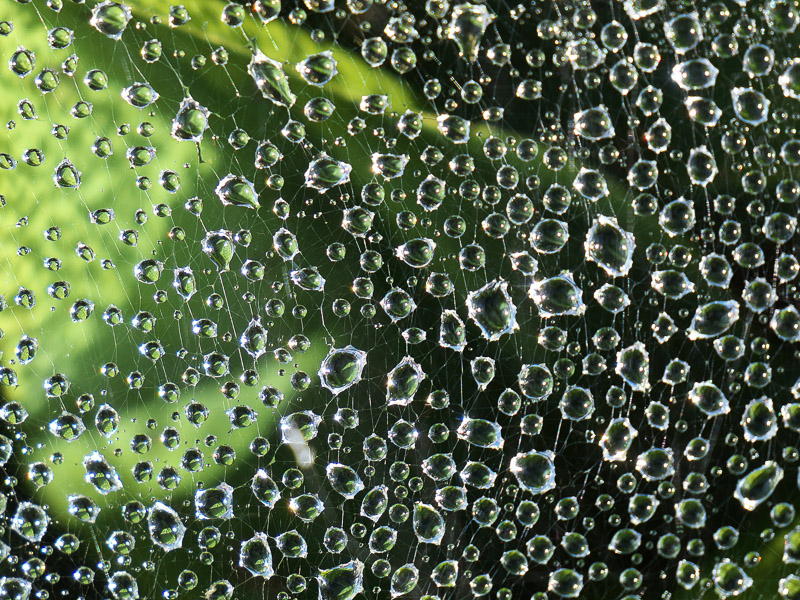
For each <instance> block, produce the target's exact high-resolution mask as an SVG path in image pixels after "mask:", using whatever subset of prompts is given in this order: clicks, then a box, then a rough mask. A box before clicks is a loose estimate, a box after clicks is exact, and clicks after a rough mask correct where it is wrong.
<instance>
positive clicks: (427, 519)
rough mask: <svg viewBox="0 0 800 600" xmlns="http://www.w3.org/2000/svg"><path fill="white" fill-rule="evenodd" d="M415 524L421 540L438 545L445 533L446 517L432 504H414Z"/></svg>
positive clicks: (415, 530)
mask: <svg viewBox="0 0 800 600" xmlns="http://www.w3.org/2000/svg"><path fill="white" fill-rule="evenodd" d="M413 525H414V533H415V534H416V536H417V539H418V540H419V541H420V542H424V543H427V544H437V545H438V544H439V543H441V541H442V538H443V537H444V533H445V522H444V518H442V515H441V514H440V513H439V511H438V510H436V509H435V508H434V507H433V506H431V505H430V504H423V503H422V502H417V503H416V504H414V514H413Z"/></svg>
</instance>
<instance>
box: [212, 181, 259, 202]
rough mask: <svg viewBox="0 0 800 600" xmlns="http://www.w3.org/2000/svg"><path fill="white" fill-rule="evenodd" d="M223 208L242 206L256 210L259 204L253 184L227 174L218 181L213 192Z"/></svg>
mask: <svg viewBox="0 0 800 600" xmlns="http://www.w3.org/2000/svg"><path fill="white" fill-rule="evenodd" d="M214 193H216V194H217V198H219V201H220V202H222V204H223V206H242V207H244V208H254V209H258V208H259V207H260V206H261V204H260V203H259V201H258V194H257V193H256V188H255V187H254V186H253V184H252V183H251V182H250V181H248V180H247V179H246V178H244V177H242V176H241V175H234V174H233V173H229V174H228V175H226V176H225V177H223V178H222V179H220V180H219V183H218V184H217V188H216V189H215V190H214Z"/></svg>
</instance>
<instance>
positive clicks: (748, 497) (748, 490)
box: [733, 460, 783, 510]
mask: <svg viewBox="0 0 800 600" xmlns="http://www.w3.org/2000/svg"><path fill="white" fill-rule="evenodd" d="M782 479H783V469H782V468H781V467H780V466H779V465H778V464H777V463H776V462H774V461H771V460H768V461H766V462H765V463H764V465H763V466H761V467H758V468H757V469H753V470H752V471H750V472H749V473H748V474H747V475H745V476H744V477H742V478H741V479H740V480H739V482H738V483H737V484H736V491H734V493H733V496H734V498H736V499H737V500H738V501H739V502H741V504H742V507H743V508H744V509H745V510H755V508H756V507H757V506H758V505H759V504H761V503H762V502H764V500H766V499H767V498H769V497H770V496H771V495H772V492H774V491H775V488H776V487H778V484H779V483H780V481H781V480H782Z"/></svg>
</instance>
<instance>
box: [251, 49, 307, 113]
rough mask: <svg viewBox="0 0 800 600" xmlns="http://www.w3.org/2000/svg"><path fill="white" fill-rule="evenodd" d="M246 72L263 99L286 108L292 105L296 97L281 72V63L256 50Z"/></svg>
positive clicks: (283, 73) (287, 79)
mask: <svg viewBox="0 0 800 600" xmlns="http://www.w3.org/2000/svg"><path fill="white" fill-rule="evenodd" d="M247 72H248V73H249V74H250V77H252V78H253V81H254V82H255V84H256V87H257V88H258V91H259V92H261V95H262V96H264V98H266V99H267V100H271V101H272V102H273V103H275V104H277V105H278V106H284V107H286V108H291V107H292V106H293V105H294V103H295V101H296V100H297V97H296V96H295V95H294V94H293V93H292V90H291V88H290V87H289V78H288V77H287V76H286V73H285V72H284V71H283V67H282V66H281V63H279V62H278V61H276V60H273V59H271V58H269V57H268V56H267V55H265V54H264V53H263V52H261V50H259V49H258V48H256V50H255V52H254V53H253V57H252V59H251V60H250V64H249V65H247Z"/></svg>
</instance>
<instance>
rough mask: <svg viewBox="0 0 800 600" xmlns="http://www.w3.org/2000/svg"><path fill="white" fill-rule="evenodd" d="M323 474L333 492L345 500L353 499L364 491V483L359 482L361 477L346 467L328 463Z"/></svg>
mask: <svg viewBox="0 0 800 600" xmlns="http://www.w3.org/2000/svg"><path fill="white" fill-rule="evenodd" d="M325 474H326V476H327V478H328V482H329V483H330V484H331V487H332V488H333V489H334V491H336V492H338V493H340V494H341V495H342V496H344V497H345V498H347V499H350V498H355V496H356V495H357V494H358V493H359V492H360V491H361V490H363V489H364V482H363V481H361V477H359V475H358V473H356V472H355V470H354V469H352V468H351V467H348V466H347V465H343V464H341V463H330V464H329V465H328V466H327V467H325Z"/></svg>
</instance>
